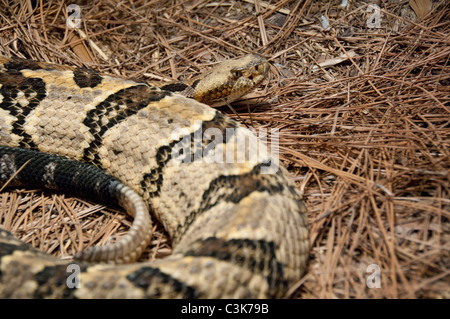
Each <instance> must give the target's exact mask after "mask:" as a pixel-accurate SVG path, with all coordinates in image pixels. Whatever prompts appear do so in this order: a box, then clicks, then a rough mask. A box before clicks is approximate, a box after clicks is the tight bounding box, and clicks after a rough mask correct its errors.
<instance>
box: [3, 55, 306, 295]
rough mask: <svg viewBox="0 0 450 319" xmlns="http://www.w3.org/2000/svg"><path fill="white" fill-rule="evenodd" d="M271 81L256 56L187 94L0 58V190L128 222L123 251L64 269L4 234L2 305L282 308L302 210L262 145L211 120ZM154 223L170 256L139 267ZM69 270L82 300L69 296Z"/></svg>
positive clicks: (184, 88)
mask: <svg viewBox="0 0 450 319" xmlns="http://www.w3.org/2000/svg"><path fill="white" fill-rule="evenodd" d="M267 73H268V63H267V61H266V60H264V59H263V58H262V57H259V56H257V55H254V54H250V55H246V56H244V57H242V58H240V59H237V60H230V61H226V62H224V63H223V64H220V65H218V66H216V67H214V68H213V69H212V70H210V71H209V72H207V73H206V74H205V75H203V76H201V77H200V78H198V79H197V80H195V81H194V82H192V84H186V83H173V84H165V85H161V86H160V87H156V86H153V85H150V84H145V83H137V82H133V81H130V80H124V79H120V78H115V77H111V76H108V75H105V74H100V73H97V72H95V71H93V70H90V69H86V68H79V67H70V66H63V65H56V64H49V63H43V62H35V61H31V60H23V59H19V58H3V57H0V187H1V186H4V185H6V184H7V186H12V187H16V186H27V187H42V188H49V189H56V190H59V191H62V192H70V193H72V194H75V195H77V196H80V197H86V198H89V199H91V200H93V201H97V202H103V203H106V204H109V205H113V206H116V205H119V206H122V207H123V208H124V209H125V210H126V211H127V212H128V213H129V214H131V215H132V216H134V217H135V218H134V221H133V225H132V227H131V228H130V230H129V232H128V234H127V235H126V236H124V237H123V238H121V239H120V240H119V241H118V242H117V243H115V244H112V245H107V246H102V247H91V248H88V249H86V250H84V251H82V252H80V253H78V254H77V255H76V256H75V258H74V260H73V261H70V262H69V261H67V260H66V261H65V260H61V259H59V258H56V257H54V256H50V255H48V254H45V253H43V252H40V251H38V250H36V249H34V248H32V247H31V246H29V245H27V244H25V243H23V242H21V241H19V240H18V239H16V238H15V237H13V235H12V234H11V233H9V232H7V231H6V230H1V229H0V297H3V298H5V297H6V298H279V297H283V296H284V295H285V293H286V291H287V290H288V289H289V288H290V287H291V286H292V285H293V284H294V283H296V282H297V281H298V280H299V279H300V278H301V276H302V275H303V273H304V272H305V269H306V263H307V257H308V251H309V241H308V240H309V239H308V238H309V235H308V228H307V217H306V208H305V205H304V204H303V202H302V200H301V195H300V193H299V191H298V190H297V189H296V187H295V184H294V182H293V180H292V179H291V178H290V176H289V174H288V172H287V170H286V169H285V168H283V167H281V166H279V165H278V162H277V161H275V160H274V159H273V157H270V156H269V154H267V152H256V151H255V149H264V145H265V144H264V145H263V142H261V141H260V140H259V139H258V138H257V136H256V135H255V134H254V133H253V132H251V130H249V129H247V128H244V127H243V126H242V125H241V124H239V123H238V122H236V121H234V120H232V119H231V118H229V117H227V116H226V115H224V114H223V113H221V112H219V111H218V110H217V109H215V108H212V107H210V106H216V105H219V104H224V103H228V102H231V101H233V100H235V99H237V98H238V97H240V96H242V95H243V94H244V93H246V92H248V91H249V90H250V89H252V88H254V87H255V86H256V85H258V84H259V83H260V82H261V81H262V80H263V79H264V78H265V77H266V75H267ZM206 104H209V106H207V105H206ZM230 154H231V155H230ZM228 155H230V157H227V156H228ZM149 211H151V213H152V215H151V214H150V213H149ZM150 216H155V217H156V218H157V219H158V220H159V221H160V222H161V223H162V224H163V225H164V227H165V229H166V230H167V232H168V234H169V236H170V237H171V240H172V244H173V253H172V254H171V255H170V256H168V257H166V258H162V259H158V260H156V261H153V262H136V259H137V258H138V257H139V255H140V253H141V252H142V250H143V249H144V248H145V247H146V246H147V244H148V243H149V241H150V237H151V227H152V223H151V217H150ZM74 263H76V265H78V266H79V269H80V272H79V273H78V277H77V278H78V283H79V285H78V287H76V288H73V287H69V285H68V284H67V282H68V281H67V280H68V277H69V276H70V275H71V274H72V273H71V272H68V267H69V266H70V265H71V264H74Z"/></svg>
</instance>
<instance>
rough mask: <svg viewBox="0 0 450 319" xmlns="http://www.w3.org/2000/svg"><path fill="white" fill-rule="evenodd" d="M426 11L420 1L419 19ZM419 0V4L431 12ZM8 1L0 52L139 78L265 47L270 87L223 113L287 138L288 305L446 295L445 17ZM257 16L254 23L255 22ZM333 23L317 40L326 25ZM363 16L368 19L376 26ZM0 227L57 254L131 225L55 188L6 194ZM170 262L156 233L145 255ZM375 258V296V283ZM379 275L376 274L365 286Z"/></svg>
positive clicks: (254, 5) (300, 4)
mask: <svg viewBox="0 0 450 319" xmlns="http://www.w3.org/2000/svg"><path fill="white" fill-rule="evenodd" d="M420 2H421V1H419V0H415V4H414V6H413V7H415V9H414V10H419V9H418V8H417V6H418V5H419V6H420V5H421V4H420ZM426 2H429V1H424V4H423V5H424V6H426V5H427V4H426ZM11 3H13V2H10V1H5V0H3V1H0V4H1V6H0V21H1V24H0V53H1V54H3V55H7V56H13V55H14V56H21V57H26V58H33V59H38V60H45V61H51V62H57V63H65V64H71V65H83V66H89V67H92V68H95V69H97V70H100V71H103V72H107V73H110V74H115V75H118V76H122V77H124V78H133V79H135V80H147V81H153V80H158V81H159V80H163V81H164V80H166V81H170V80H174V79H179V80H183V79H187V78H189V77H191V76H192V75H194V74H195V73H197V72H199V71H201V70H203V69H205V68H207V67H209V66H210V65H212V64H214V63H215V62H218V61H221V60H224V59H227V58H232V57H235V56H240V55H242V54H244V53H245V52H257V53H260V54H262V55H263V56H265V57H266V58H268V59H269V60H270V61H271V79H270V80H269V81H267V82H266V83H265V85H263V86H262V87H260V88H258V90H256V92H254V93H251V94H250V95H249V96H248V98H247V99H246V100H244V101H243V102H240V103H238V104H235V105H234V108H235V110H236V111H237V114H238V116H236V115H234V113H233V112H231V111H230V110H229V109H228V108H226V107H225V108H222V111H224V112H227V113H229V114H230V115H231V116H233V117H235V118H237V119H238V120H239V121H242V122H244V123H245V124H246V125H247V126H249V127H255V128H278V129H279V132H280V140H279V149H280V158H281V160H282V161H283V163H284V164H285V165H286V166H287V167H288V169H289V170H290V171H291V172H292V173H293V174H294V175H295V176H296V181H297V184H298V188H299V189H300V190H301V191H302V192H303V193H304V197H305V200H306V202H307V205H308V208H309V220H310V229H311V241H312V246H311V261H310V269H309V272H308V274H307V275H306V276H305V277H304V278H303V279H302V280H301V281H300V282H299V283H298V284H297V285H296V286H295V287H293V289H292V290H291V292H290V293H289V295H288V296H287V297H290V298H449V297H450V295H449V291H450V289H449V287H450V276H449V275H450V270H449V268H450V267H449V266H450V258H449V255H450V254H449V251H450V241H449V239H450V232H449V228H450V227H449V224H448V221H449V219H450V200H449V198H450V196H449V168H450V160H449V152H450V151H449V144H450V85H449V84H450V73H449V68H450V64H449V59H450V58H449V57H450V38H449V37H448V34H450V9H449V7H448V6H446V5H445V1H433V3H432V11H431V12H429V13H427V14H425V15H424V12H427V11H428V9H423V8H424V7H422V9H421V10H422V11H420V13H419V14H420V15H421V16H422V15H424V16H423V17H422V19H418V18H417V17H416V14H415V12H414V10H413V9H412V7H411V6H410V5H409V2H408V1H389V2H386V1H384V2H383V3H381V2H378V5H379V9H380V11H379V13H380V20H379V22H380V26H379V28H370V27H369V25H368V23H367V21H369V22H370V21H372V22H373V21H374V20H370V19H373V16H372V15H373V14H374V13H376V11H374V10H373V9H369V8H368V4H369V3H376V1H370V2H368V1H351V2H349V4H348V5H347V7H346V8H341V7H340V6H339V5H340V3H341V1H340V0H339V1H323V0H321V1H288V0H282V1H278V2H276V1H258V0H246V1H233V0H232V1H227V2H225V1H218V2H208V1H201V0H199V1H151V2H148V3H146V1H141V0H135V1H121V2H120V4H119V5H117V2H115V1H110V0H101V1H95V2H94V4H92V3H91V2H90V1H78V2H77V3H78V4H79V5H80V8H81V14H82V18H83V20H82V23H81V26H80V28H79V29H68V28H67V25H66V23H65V21H66V17H67V16H68V15H69V14H68V13H67V6H66V4H65V3H64V2H63V1H49V2H46V1H27V0H22V1H18V2H17V3H18V4H17V5H14V4H12V5H11ZM255 12H257V14H256V15H255ZM322 15H323V16H324V17H326V18H327V21H328V23H329V25H330V29H329V30H324V29H323V27H322V26H321V24H320V21H319V17H320V16H322ZM368 19H369V20H368ZM0 200H1V203H0V223H1V225H2V227H3V228H5V229H8V230H11V231H12V232H13V233H15V234H16V235H17V236H19V237H21V238H22V239H23V240H24V241H26V242H28V243H30V244H32V245H34V246H36V247H39V248H40V249H42V250H45V251H47V252H49V253H52V254H55V255H57V256H63V257H64V256H71V255H73V254H74V253H75V252H76V251H78V250H79V249H82V248H83V247H86V246H89V245H101V244H105V243H108V242H109V241H114V240H116V238H118V237H120V236H123V234H124V233H125V232H126V231H127V229H128V227H129V225H130V223H131V220H130V219H129V218H128V217H126V216H124V214H123V213H122V212H119V211H114V210H111V209H105V208H104V207H101V206H98V205H96V204H95V203H87V202H84V201H83V200H81V199H74V198H71V197H68V196H65V195H62V194H57V193H50V192H47V191H45V192H43V191H41V190H8V191H3V192H2V193H1V194H0ZM169 253H170V241H169V240H168V239H167V237H166V235H165V234H164V232H163V229H162V228H161V226H159V225H158V226H156V231H155V237H154V241H153V243H152V246H151V247H149V248H148V251H147V252H146V254H145V255H144V256H143V258H142V260H143V261H145V260H152V259H154V258H159V257H162V256H165V255H167V254H169ZM372 264H376V265H377V266H378V267H379V269H380V270H381V282H380V285H381V288H380V289H375V288H372V289H371V288H368V286H367V284H366V283H367V280H368V277H369V275H370V274H371V272H368V270H367V269H368V266H369V265H372ZM369 279H370V278H369Z"/></svg>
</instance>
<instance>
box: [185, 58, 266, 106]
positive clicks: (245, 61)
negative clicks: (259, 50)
mask: <svg viewBox="0 0 450 319" xmlns="http://www.w3.org/2000/svg"><path fill="white" fill-rule="evenodd" d="M268 71H269V63H268V62H267V60H266V59H264V58H263V57H261V56H259V55H256V54H248V55H246V56H244V57H242V58H240V59H237V60H231V61H227V62H224V63H222V64H220V65H218V66H216V67H215V68H213V69H211V71H210V72H209V73H207V74H206V75H205V76H204V77H203V78H202V79H201V80H200V81H198V82H197V84H196V86H195V88H194V90H195V91H194V94H193V97H194V98H195V99H196V100H197V101H199V102H202V103H205V104H208V105H210V106H212V107H217V106H221V105H225V104H228V103H231V102H233V101H236V100H237V99H239V98H240V97H241V96H243V95H244V94H246V93H247V92H249V91H250V90H252V89H254V88H255V87H256V86H257V85H259V84H260V83H261V82H262V81H263V80H264V79H265V78H266V77H267V75H268Z"/></svg>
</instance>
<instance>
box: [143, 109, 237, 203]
mask: <svg viewBox="0 0 450 319" xmlns="http://www.w3.org/2000/svg"><path fill="white" fill-rule="evenodd" d="M236 126H237V123H236V122H234V121H232V120H230V119H229V118H227V117H225V116H224V115H223V114H222V113H220V112H217V113H216V115H215V116H214V118H213V119H212V120H211V121H206V122H203V123H202V127H201V128H199V131H200V132H198V131H197V132H194V133H192V134H190V136H188V137H187V138H186V139H185V138H184V137H182V138H180V139H178V140H176V141H173V142H171V143H170V144H169V145H164V146H161V147H160V148H159V149H158V151H157V153H156V162H157V167H156V168H154V169H152V170H151V171H150V172H148V173H145V174H144V175H143V178H142V180H141V186H142V188H143V190H144V193H147V194H149V196H150V198H153V197H157V196H159V194H160V191H161V186H162V184H163V181H164V177H163V171H164V167H165V166H166V164H167V163H168V162H169V161H170V160H171V159H172V152H173V153H175V154H178V155H179V156H180V157H179V158H178V159H179V160H181V161H182V163H192V162H193V161H194V160H196V159H197V158H200V157H201V156H202V154H203V152H204V150H205V147H206V146H208V148H211V149H213V148H214V146H215V145H214V141H213V142H210V141H208V140H202V141H196V140H195V138H194V137H195V136H197V135H200V136H203V133H204V132H205V130H207V129H208V128H218V129H220V130H221V131H222V136H226V139H227V140H228V139H229V138H231V136H230V134H226V132H225V131H226V129H227V128H236ZM185 141H188V143H189V141H190V143H191V144H190V145H184V143H185ZM196 142H200V143H198V145H194V143H196ZM224 142H225V143H226V141H224ZM174 147H177V149H179V150H180V151H181V150H188V152H187V154H183V153H181V152H179V153H177V150H174ZM187 157H189V158H188V159H187Z"/></svg>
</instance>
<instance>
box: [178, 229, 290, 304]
mask: <svg viewBox="0 0 450 319" xmlns="http://www.w3.org/2000/svg"><path fill="white" fill-rule="evenodd" d="M275 250H276V247H275V244H274V243H273V242H267V241H264V240H252V239H230V240H225V239H222V238H216V237H209V238H206V239H200V240H198V241H196V242H194V243H193V244H192V245H191V247H190V249H189V251H187V252H186V253H185V256H194V257H200V256H201V257H213V258H216V259H219V260H222V261H227V262H229V263H232V264H234V265H238V266H240V267H243V268H246V269H248V270H250V271H251V272H252V273H255V274H260V275H261V276H263V277H264V278H265V279H266V280H267V283H268V285H269V294H270V295H272V296H276V295H277V294H278V292H282V291H284V290H285V289H286V287H287V282H286V281H285V280H284V279H283V276H284V271H283V265H282V264H281V263H279V262H278V260H277V258H276V256H275Z"/></svg>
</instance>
